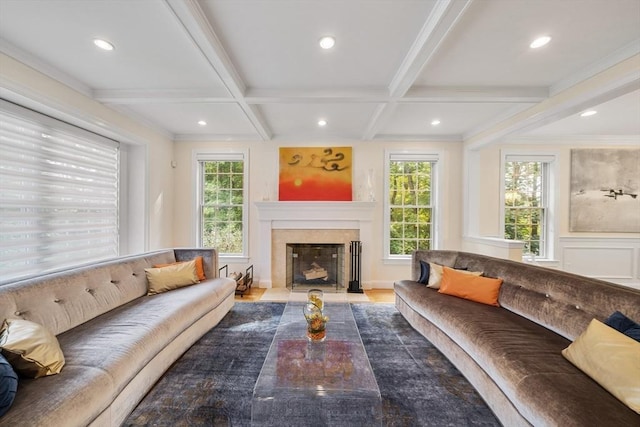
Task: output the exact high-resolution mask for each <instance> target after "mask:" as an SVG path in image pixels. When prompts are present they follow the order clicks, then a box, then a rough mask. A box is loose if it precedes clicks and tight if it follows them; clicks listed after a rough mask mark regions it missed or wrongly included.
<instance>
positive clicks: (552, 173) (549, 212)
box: [500, 149, 559, 263]
mask: <svg viewBox="0 0 640 427" xmlns="http://www.w3.org/2000/svg"><path fill="white" fill-rule="evenodd" d="M558 157H559V154H558V153H557V152H555V151H535V152H533V151H532V150H514V149H508V150H501V153H500V233H501V236H502V237H504V227H505V224H504V215H505V210H504V203H505V197H504V194H505V185H504V175H505V173H506V163H507V162H508V161H509V162H544V163H547V174H548V176H547V182H546V189H545V192H544V197H545V201H546V204H547V208H546V218H545V228H544V232H545V236H544V239H545V242H546V248H545V257H543V258H540V257H536V258H535V260H536V262H543V263H554V262H556V260H555V258H556V250H557V248H558V233H557V232H556V230H558V214H557V209H558V196H559V191H558V190H557V186H558ZM522 259H523V261H531V260H530V255H529V254H524V253H523V254H522Z"/></svg>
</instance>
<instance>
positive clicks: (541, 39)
mask: <svg viewBox="0 0 640 427" xmlns="http://www.w3.org/2000/svg"><path fill="white" fill-rule="evenodd" d="M550 41H551V37H549V36H542V37H538V38H537V39H535V40H534V41H532V42H531V44H530V45H529V47H530V48H531V49H537V48H539V47H542V46H544V45H546V44H547V43H549V42H550Z"/></svg>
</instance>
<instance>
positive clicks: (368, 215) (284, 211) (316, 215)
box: [255, 202, 376, 228]
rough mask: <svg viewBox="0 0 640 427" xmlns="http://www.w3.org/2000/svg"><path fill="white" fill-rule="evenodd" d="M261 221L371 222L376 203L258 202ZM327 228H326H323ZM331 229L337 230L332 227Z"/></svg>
mask: <svg viewBox="0 0 640 427" xmlns="http://www.w3.org/2000/svg"><path fill="white" fill-rule="evenodd" d="M255 205H256V208H258V218H259V219H260V221H313V222H314V225H321V224H319V223H322V222H332V221H362V220H364V221H371V220H372V219H373V209H374V208H375V205H376V203H375V202H256V203H255ZM321 228H325V227H321ZM331 228H335V227H333V224H332V227H331Z"/></svg>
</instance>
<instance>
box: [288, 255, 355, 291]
mask: <svg viewBox="0 0 640 427" xmlns="http://www.w3.org/2000/svg"><path fill="white" fill-rule="evenodd" d="M344 246H345V245H344V244H341V243H340V244H338V243H287V275H286V285H287V288H289V289H291V290H307V289H311V288H320V289H327V290H329V289H331V290H333V289H335V290H336V291H337V290H340V289H342V288H344Z"/></svg>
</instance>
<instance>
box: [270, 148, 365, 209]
mask: <svg viewBox="0 0 640 427" xmlns="http://www.w3.org/2000/svg"><path fill="white" fill-rule="evenodd" d="M279 162H280V171H279V178H278V199H279V200H282V201H287V200H288V201H292V200H298V201H303V200H306V201H312V200H314V201H351V200H352V179H353V178H352V174H353V168H352V150H351V147H328V148H325V147H281V148H280V153H279Z"/></svg>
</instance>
